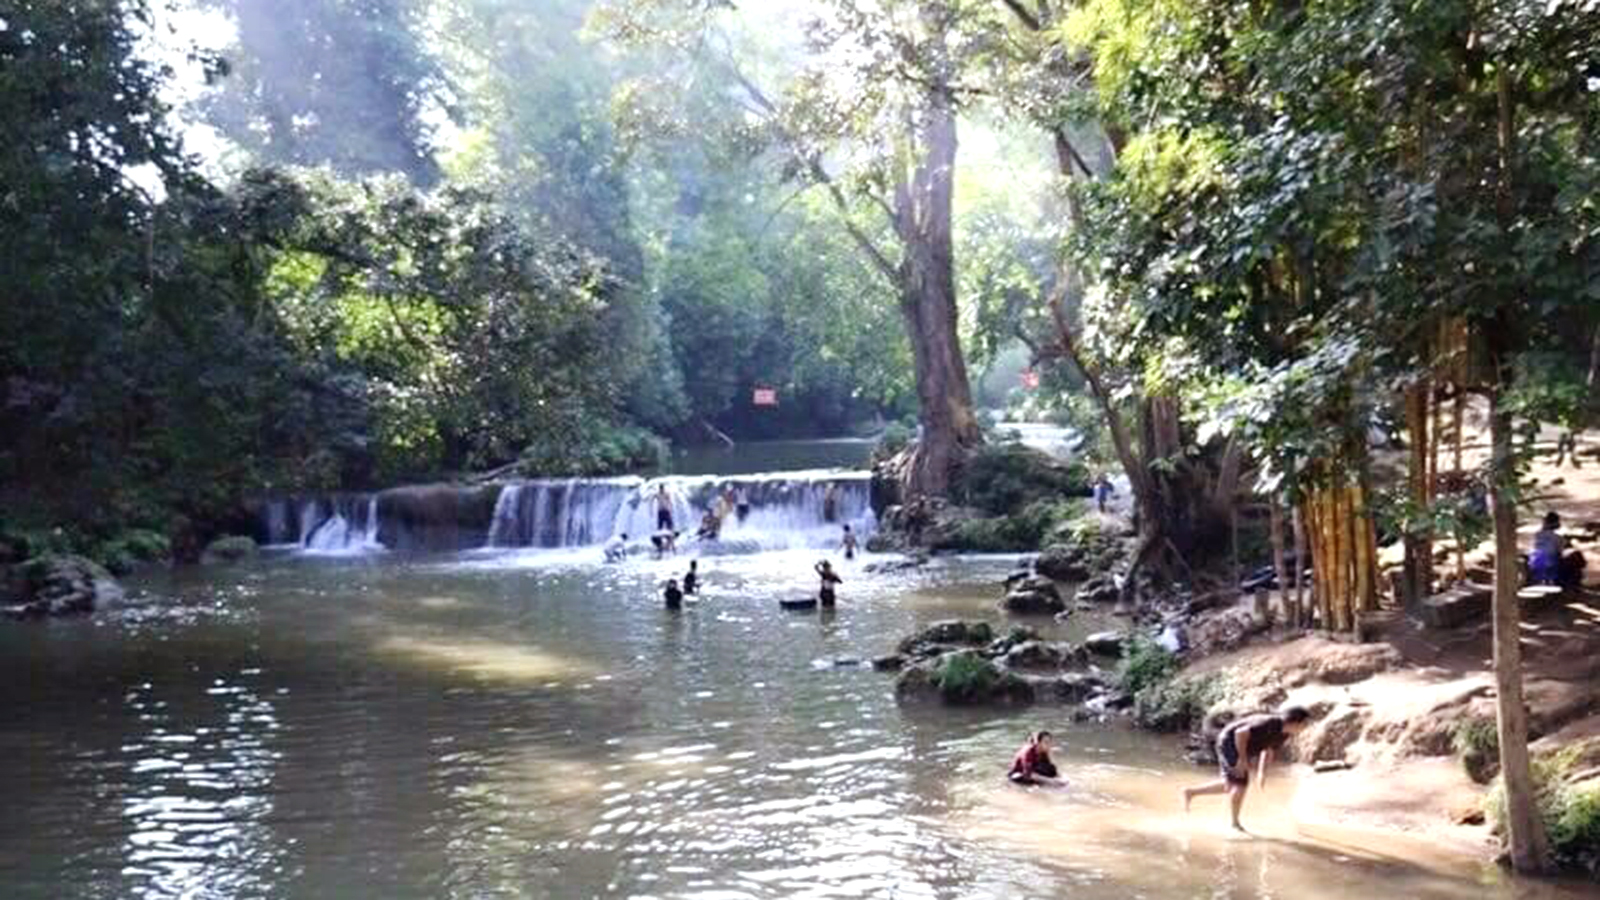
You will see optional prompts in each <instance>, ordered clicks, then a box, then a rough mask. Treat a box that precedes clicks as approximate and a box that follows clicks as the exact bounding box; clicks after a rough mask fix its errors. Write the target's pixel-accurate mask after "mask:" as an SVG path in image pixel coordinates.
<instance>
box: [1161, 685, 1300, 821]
mask: <svg viewBox="0 0 1600 900" xmlns="http://www.w3.org/2000/svg"><path fill="white" fill-rule="evenodd" d="M1310 721H1311V714H1310V713H1308V712H1306V708H1305V707H1303V706H1291V707H1288V708H1287V709H1285V710H1284V711H1283V712H1281V713H1277V714H1275V715H1265V714H1258V715H1253V716H1245V717H1244V718H1242V719H1236V720H1235V721H1233V722H1230V723H1229V724H1228V727H1226V728H1224V729H1222V734H1220V735H1218V736H1217V764H1218V765H1219V766H1220V767H1221V769H1222V779H1221V780H1220V781H1213V782H1210V783H1208V784H1203V785H1200V786H1198V787H1190V788H1184V789H1183V811H1184V812H1188V811H1189V804H1190V802H1191V801H1193V800H1194V798H1196V797H1203V796H1205V795H1207V794H1227V795H1228V799H1229V802H1230V806H1229V811H1230V812H1231V814H1232V819H1233V827H1234V830H1236V831H1243V830H1244V826H1243V825H1240V824H1239V811H1240V810H1242V809H1244V797H1245V794H1247V793H1249V791H1250V776H1251V774H1252V772H1253V773H1254V774H1255V776H1256V787H1257V789H1262V788H1265V787H1266V786H1267V766H1268V765H1269V764H1270V763H1271V762H1272V758H1273V756H1274V754H1276V753H1277V752H1278V751H1280V750H1282V749H1283V745H1284V744H1287V743H1288V742H1289V738H1291V737H1293V736H1294V735H1296V734H1298V733H1300V730H1301V729H1303V728H1305V727H1306V724H1307V723H1308V722H1310Z"/></svg>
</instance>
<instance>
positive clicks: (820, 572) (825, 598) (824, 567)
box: [816, 560, 844, 609]
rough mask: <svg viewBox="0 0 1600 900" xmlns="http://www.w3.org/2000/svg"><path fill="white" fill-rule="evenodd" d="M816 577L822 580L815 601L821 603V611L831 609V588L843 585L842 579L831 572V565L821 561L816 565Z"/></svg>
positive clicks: (832, 599) (832, 598) (832, 596)
mask: <svg viewBox="0 0 1600 900" xmlns="http://www.w3.org/2000/svg"><path fill="white" fill-rule="evenodd" d="M816 572H817V577H818V578H821V579H822V587H821V589H820V590H818V591H817V600H818V601H819V602H821V603H822V608H823V609H833V602H834V599H835V598H834V595H833V586H834V585H836V584H844V579H843V578H840V577H839V575H838V573H837V572H835V571H833V563H831V562H828V561H827V560H822V561H821V562H819V563H817V565H816Z"/></svg>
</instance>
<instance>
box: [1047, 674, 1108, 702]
mask: <svg viewBox="0 0 1600 900" xmlns="http://www.w3.org/2000/svg"><path fill="white" fill-rule="evenodd" d="M1052 687H1053V688H1054V690H1055V698H1056V699H1057V700H1060V701H1062V702H1063V703H1084V702H1086V701H1088V700H1089V699H1090V698H1092V697H1096V696H1098V695H1100V694H1101V693H1104V691H1105V689H1106V683H1105V681H1104V680H1103V679H1102V678H1101V677H1100V676H1098V675H1094V674H1092V673H1089V672H1068V673H1066V674H1064V675H1062V676H1061V677H1060V678H1058V679H1056V680H1055V683H1054V684H1053V685H1052Z"/></svg>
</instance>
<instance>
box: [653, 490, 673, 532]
mask: <svg viewBox="0 0 1600 900" xmlns="http://www.w3.org/2000/svg"><path fill="white" fill-rule="evenodd" d="M656 530H657V531H671V530H672V495H671V494H668V493H667V486H666V485H664V484H663V485H661V486H660V487H658V488H656Z"/></svg>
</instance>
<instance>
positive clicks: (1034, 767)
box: [1006, 731, 1066, 787]
mask: <svg viewBox="0 0 1600 900" xmlns="http://www.w3.org/2000/svg"><path fill="white" fill-rule="evenodd" d="M1006 777H1007V778H1009V779H1011V783H1012V784H1030V785H1050V786H1052V787H1056V786H1060V785H1062V784H1065V783H1066V782H1064V781H1062V780H1061V777H1060V773H1059V772H1058V771H1057V770H1056V764H1055V763H1054V762H1052V761H1051V759H1050V732H1048V731H1038V732H1035V733H1033V734H1030V735H1028V742H1027V743H1026V744H1023V745H1022V749H1021V750H1018V751H1017V755H1016V757H1015V758H1013V759H1012V760H1011V771H1010V772H1007V773H1006Z"/></svg>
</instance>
